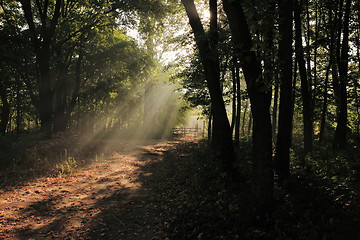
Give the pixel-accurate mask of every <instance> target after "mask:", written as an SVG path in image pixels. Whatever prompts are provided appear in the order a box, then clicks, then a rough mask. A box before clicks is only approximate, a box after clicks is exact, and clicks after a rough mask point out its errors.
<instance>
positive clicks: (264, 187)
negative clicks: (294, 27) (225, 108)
mask: <svg viewBox="0 0 360 240" xmlns="http://www.w3.org/2000/svg"><path fill="white" fill-rule="evenodd" d="M223 6H224V10H225V13H226V15H227V18H228V20H229V25H230V29H231V33H232V40H233V43H234V46H235V52H236V55H237V56H238V57H239V60H240V65H241V68H242V70H243V73H244V77H245V81H246V85H247V91H248V94H249V98H250V102H251V113H252V117H253V135H252V139H253V140H252V144H253V146H252V162H253V193H252V194H253V200H254V203H255V204H256V208H257V212H259V213H264V212H269V211H271V209H272V207H273V197H274V195H273V184H274V183H273V167H272V136H271V117H270V102H271V91H270V88H269V83H267V82H265V81H264V78H263V75H262V68H261V63H260V61H259V59H258V57H257V55H256V52H255V51H254V48H253V42H252V38H251V33H250V29H249V26H248V22H247V20H246V17H245V14H244V9H243V6H242V1H240V0H235V1H229V0H223Z"/></svg>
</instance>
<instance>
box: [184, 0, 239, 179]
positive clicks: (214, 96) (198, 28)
mask: <svg viewBox="0 0 360 240" xmlns="http://www.w3.org/2000/svg"><path fill="white" fill-rule="evenodd" d="M182 3H183V5H184V7H185V10H186V13H187V16H188V18H189V23H190V26H191V28H192V30H193V32H194V35H195V41H196V45H197V48H198V50H199V53H200V58H201V59H200V60H201V63H202V66H203V69H204V73H205V77H206V80H207V81H206V83H207V87H208V89H209V92H210V99H211V106H212V108H213V114H214V118H213V126H216V131H217V133H218V138H219V141H218V146H216V150H217V151H219V153H218V154H219V157H220V160H221V163H222V165H223V168H224V169H225V171H227V172H229V173H230V176H231V177H232V178H237V173H236V171H235V168H234V166H233V162H234V160H235V153H234V149H233V142H232V134H231V128H230V123H229V120H228V118H227V113H226V109H225V103H224V100H223V97H222V91H221V87H220V73H219V66H218V65H217V63H218V56H217V55H216V53H217V50H215V49H211V46H214V45H212V44H210V43H209V40H208V38H207V37H206V34H205V31H204V28H203V26H202V24H201V21H200V18H199V15H198V13H197V10H196V8H195V5H194V1H193V0H182ZM213 17H214V16H213ZM211 21H214V20H211ZM214 54H215V55H214ZM214 58H215V60H214ZM215 123H216V124H215ZM213 137H214V136H213Z"/></svg>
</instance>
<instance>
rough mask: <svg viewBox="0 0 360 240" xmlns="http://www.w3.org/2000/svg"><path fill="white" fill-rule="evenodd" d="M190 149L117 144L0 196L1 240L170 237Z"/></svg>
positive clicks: (174, 144) (177, 144)
mask: <svg viewBox="0 0 360 240" xmlns="http://www.w3.org/2000/svg"><path fill="white" fill-rule="evenodd" d="M192 146H194V143H193V142H190V141H184V140H172V141H161V142H152V143H150V144H142V145H130V144H121V146H120V145H119V146H117V147H115V148H113V149H112V151H111V153H110V154H109V155H108V157H103V158H102V159H97V161H94V162H93V163H92V164H90V165H88V166H86V167H84V168H79V169H77V171H76V172H75V173H73V174H71V175H63V176H47V177H41V178H38V179H36V180H33V181H31V182H28V183H26V184H25V185H22V186H17V187H14V188H11V189H8V190H5V191H2V192H1V195H0V239H27V240H30V239H109V240H110V239H111V240H112V239H124V240H127V239H149V240H150V239H162V240H164V239H169V238H167V229H168V227H169V223H170V222H174V221H175V220H176V215H172V212H173V211H172V209H174V208H177V207H178V206H179V205H178V201H181V196H183V195H184V196H185V195H186V194H187V192H186V191H187V190H186V189H187V188H186V181H187V177H188V175H187V174H188V172H189V171H188V170H189V163H188V161H189V159H190V157H189V155H190V151H191V147H192ZM180 205H181V204H180Z"/></svg>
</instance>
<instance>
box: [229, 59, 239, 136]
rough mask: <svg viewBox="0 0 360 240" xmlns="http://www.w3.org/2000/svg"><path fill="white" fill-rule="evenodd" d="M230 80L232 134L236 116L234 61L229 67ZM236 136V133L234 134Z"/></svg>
mask: <svg viewBox="0 0 360 240" xmlns="http://www.w3.org/2000/svg"><path fill="white" fill-rule="evenodd" d="M231 80H232V105H231V107H232V113H231V132H232V133H234V129H235V122H236V116H237V115H238V114H237V111H236V110H237V105H238V103H237V98H236V95H237V84H236V73H235V61H234V60H233V64H232V65H231ZM235 135H236V133H235ZM234 142H235V143H236V139H235V138H234Z"/></svg>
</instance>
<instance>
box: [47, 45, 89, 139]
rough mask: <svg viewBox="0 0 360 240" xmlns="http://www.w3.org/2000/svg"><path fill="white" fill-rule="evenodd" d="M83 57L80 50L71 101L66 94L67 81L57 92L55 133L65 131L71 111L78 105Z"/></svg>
mask: <svg viewBox="0 0 360 240" xmlns="http://www.w3.org/2000/svg"><path fill="white" fill-rule="evenodd" d="M82 59H83V54H82V52H80V54H79V57H78V59H77V61H76V66H75V86H74V89H73V91H72V95H71V98H70V100H69V103H67V101H66V100H67V94H66V90H67V89H66V82H65V81H63V82H62V83H61V84H59V87H58V89H57V90H58V92H57V94H58V95H57V99H56V100H57V104H56V106H57V108H56V110H55V115H54V128H53V132H54V133H59V132H63V131H65V130H66V127H67V126H68V124H69V120H70V116H71V113H72V112H73V111H74V108H75V106H76V102H77V98H78V97H79V91H80V83H81V63H82Z"/></svg>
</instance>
